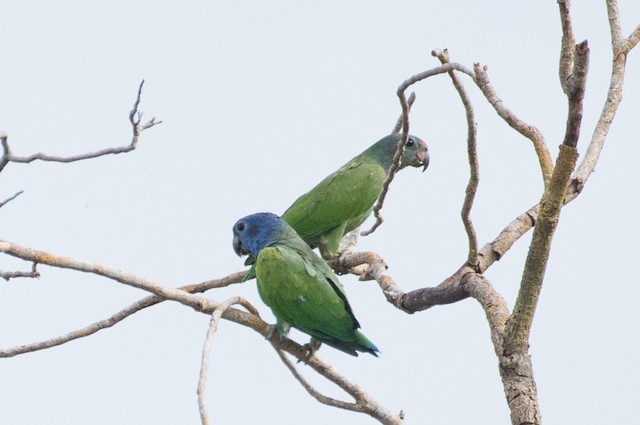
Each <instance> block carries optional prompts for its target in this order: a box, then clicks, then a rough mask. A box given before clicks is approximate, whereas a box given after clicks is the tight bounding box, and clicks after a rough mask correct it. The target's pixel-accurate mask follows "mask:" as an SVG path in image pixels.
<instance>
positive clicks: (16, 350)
mask: <svg viewBox="0 0 640 425" xmlns="http://www.w3.org/2000/svg"><path fill="white" fill-rule="evenodd" d="M245 273H246V272H245V271H242V272H237V273H234V274H231V275H229V276H226V277H223V278H220V279H214V280H208V281H205V282H202V283H198V284H194V285H185V286H181V287H179V288H178V289H181V290H183V291H186V292H189V293H192V294H193V293H196V292H204V291H207V290H209V289H214V288H222V287H225V286H229V285H231V284H234V283H240V282H242V277H243V276H244V275H245ZM163 301H167V300H166V299H165V298H162V297H159V296H157V295H149V296H148V297H145V298H142V299H140V300H138V301H136V302H135V303H133V304H131V305H130V306H128V307H127V308H125V309H123V310H120V311H119V312H117V313H115V314H113V315H112V316H110V317H108V318H106V319H103V320H100V321H99V322H96V323H94V324H92V325H89V326H86V327H84V328H81V329H78V330H75V331H72V332H68V333H66V334H64V335H60V336H57V337H55V338H50V339H47V340H45V341H40V342H36V343H33V344H26V345H19V346H16V347H11V348H8V349H0V358H1V357H13V356H17V355H20V354H25V353H31V352H33V351H39V350H45V349H47V348H51V347H56V346H58V345H62V344H66V343H67V342H70V341H73V340H76V339H79V338H84V337H87V336H89V335H93V334H94V333H96V332H98V331H101V330H103V329H107V328H110V327H112V326H113V325H115V324H116V323H118V322H121V321H123V320H124V319H126V318H127V317H129V316H131V315H133V314H135V313H137V312H139V311H140V310H144V309H145V308H147V307H151V306H154V305H156V304H159V303H161V302H163Z"/></svg>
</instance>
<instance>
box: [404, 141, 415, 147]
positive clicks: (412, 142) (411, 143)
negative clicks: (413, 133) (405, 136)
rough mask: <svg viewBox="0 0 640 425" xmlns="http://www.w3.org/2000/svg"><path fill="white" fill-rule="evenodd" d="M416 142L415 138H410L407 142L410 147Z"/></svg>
mask: <svg viewBox="0 0 640 425" xmlns="http://www.w3.org/2000/svg"><path fill="white" fill-rule="evenodd" d="M415 143H416V142H415V141H414V140H413V139H409V140H407V143H406V144H405V146H406V147H408V148H410V147H411V146H413V145H414V144H415Z"/></svg>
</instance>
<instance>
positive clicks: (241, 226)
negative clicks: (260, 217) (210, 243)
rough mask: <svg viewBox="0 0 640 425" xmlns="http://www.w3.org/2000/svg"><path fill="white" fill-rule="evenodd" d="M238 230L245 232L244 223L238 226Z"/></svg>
mask: <svg viewBox="0 0 640 425" xmlns="http://www.w3.org/2000/svg"><path fill="white" fill-rule="evenodd" d="M236 229H238V232H242V231H243V230H244V223H238V224H236Z"/></svg>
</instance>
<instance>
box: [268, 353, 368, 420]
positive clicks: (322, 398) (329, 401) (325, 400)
mask: <svg viewBox="0 0 640 425" xmlns="http://www.w3.org/2000/svg"><path fill="white" fill-rule="evenodd" d="M273 348H274V349H275V350H276V353H278V356H279V357H280V360H282V363H284V365H285V366H286V367H287V369H289V371H290V372H291V374H292V375H293V377H294V378H296V380H297V381H298V382H300V385H302V387H303V388H304V389H305V390H306V391H307V393H309V395H310V396H311V397H313V398H315V399H316V400H318V402H320V403H322V404H326V405H327V406H333V407H339V408H340V409H345V410H352V411H358V410H356V409H357V406H356V404H355V403H347V402H345V401H342V400H337V399H335V398H331V397H327V396H326V395H324V394H322V393H320V392H319V391H318V390H316V389H315V388H314V387H313V386H312V385H311V384H310V383H309V382H308V381H307V380H306V379H305V378H304V376H302V374H301V373H300V372H298V369H297V368H296V366H295V365H294V364H293V362H291V360H289V359H288V358H287V355H286V354H285V353H284V351H282V350H280V349H278V348H277V347H275V346H274V347H273Z"/></svg>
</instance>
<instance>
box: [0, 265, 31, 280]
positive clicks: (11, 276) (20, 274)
mask: <svg viewBox="0 0 640 425" xmlns="http://www.w3.org/2000/svg"><path fill="white" fill-rule="evenodd" d="M37 265H38V264H37V263H33V265H32V266H31V271H29V272H20V271H17V272H3V271H0V277H1V278H3V279H4V280H6V281H7V282H8V281H9V280H10V279H14V278H16V277H29V278H35V279H37V278H39V277H40V273H38V270H36V267H37Z"/></svg>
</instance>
